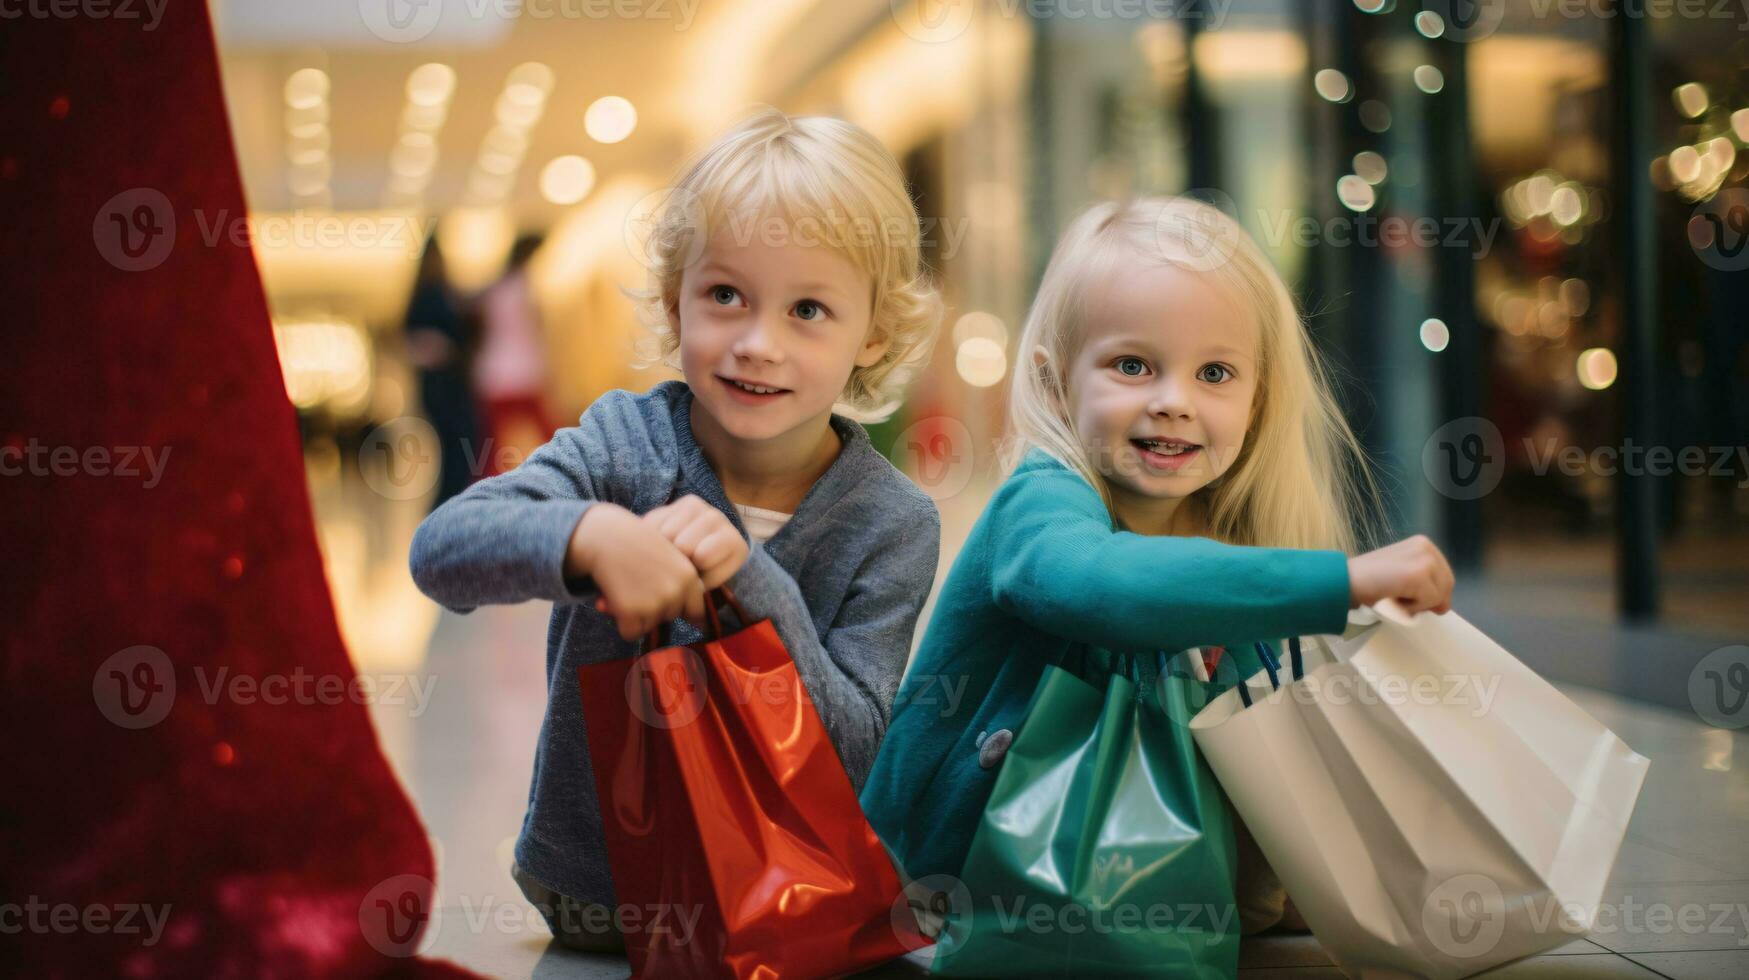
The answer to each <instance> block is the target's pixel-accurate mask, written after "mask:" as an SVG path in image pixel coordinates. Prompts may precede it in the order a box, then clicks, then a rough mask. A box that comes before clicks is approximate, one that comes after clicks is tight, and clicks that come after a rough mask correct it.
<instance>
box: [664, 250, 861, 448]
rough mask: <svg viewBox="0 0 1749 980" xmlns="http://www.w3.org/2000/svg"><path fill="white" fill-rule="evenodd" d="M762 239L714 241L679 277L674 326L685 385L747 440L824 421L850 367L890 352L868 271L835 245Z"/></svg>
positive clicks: (730, 430)
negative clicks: (874, 315) (879, 328)
mask: <svg viewBox="0 0 1749 980" xmlns="http://www.w3.org/2000/svg"><path fill="white" fill-rule="evenodd" d="M760 239H761V236H759V235H754V236H749V237H745V240H737V238H736V236H733V235H731V234H730V233H729V232H728V231H724V232H722V233H720V234H719V235H717V236H716V237H715V238H713V239H712V240H711V242H710V244H709V245H708V246H707V247H706V248H705V250H704V253H703V254H702V255H700V256H699V259H698V261H697V262H696V263H694V264H693V265H692V266H690V267H688V268H687V270H686V272H685V273H684V274H683V275H682V277H681V281H680V302H679V308H678V311H677V316H678V323H677V324H676V325H675V326H676V329H677V330H678V331H679V334H680V365H681V370H682V371H683V372H684V373H685V375H686V383H687V385H688V386H689V387H691V388H692V391H693V393H694V395H695V397H696V398H697V400H698V402H699V403H700V404H702V405H703V406H704V408H705V410H706V411H708V412H709V413H710V415H711V417H712V418H713V419H715V420H716V422H717V423H718V424H719V425H720V426H721V427H722V428H723V429H724V430H725V431H726V432H728V433H729V434H730V435H731V436H734V437H735V438H738V439H744V440H748V441H764V440H769V439H775V438H778V437H780V436H784V435H788V434H792V433H796V432H798V430H800V429H802V428H803V427H804V426H805V425H806V424H807V423H809V422H820V423H824V422H825V420H826V418H827V417H828V416H829V415H830V414H831V411H832V406H833V405H834V404H835V403H836V402H837V400H838V397H839V396H840V395H841V394H842V393H843V392H844V386H845V384H846V383H847V382H848V381H849V380H850V372H851V371H852V370H854V369H855V368H857V367H867V366H868V365H871V364H874V363H875V362H877V361H879V360H880V358H881V356H882V355H883V354H884V353H886V348H887V342H886V341H885V340H883V339H872V338H871V337H870V330H869V320H870V316H871V312H872V311H871V309H870V306H871V294H872V291H873V283H872V282H871V280H870V278H869V276H867V275H866V274H864V273H863V272H861V271H860V270H858V269H857V268H856V266H854V265H853V264H851V262H850V261H849V260H847V259H846V258H844V257H843V256H841V255H839V254H838V253H837V252H834V251H832V250H831V249H828V248H825V247H821V246H806V245H798V244H794V243H793V242H790V241H787V240H786V241H783V242H781V243H774V242H772V241H762V240H760ZM750 388H756V389H758V390H750Z"/></svg>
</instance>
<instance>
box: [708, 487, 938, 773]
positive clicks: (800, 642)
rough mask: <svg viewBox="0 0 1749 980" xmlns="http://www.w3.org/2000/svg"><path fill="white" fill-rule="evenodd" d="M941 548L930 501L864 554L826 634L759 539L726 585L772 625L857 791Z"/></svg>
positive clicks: (889, 705)
mask: <svg viewBox="0 0 1749 980" xmlns="http://www.w3.org/2000/svg"><path fill="white" fill-rule="evenodd" d="M940 550H941V516H940V514H939V513H937V512H936V509H935V507H934V505H933V503H929V504H926V505H924V506H923V507H921V508H919V512H918V513H917V514H916V515H914V516H913V517H912V518H911V519H910V520H907V521H906V522H905V523H904V524H903V525H901V526H896V527H894V528H893V530H892V531H891V533H890V534H889V535H888V536H887V537H885V538H884V539H883V540H882V542H881V543H880V545H878V546H877V547H876V548H875V549H874V550H873V551H872V552H871V553H870V554H869V555H867V556H866V557H865V558H864V559H863V560H862V562H861V564H860V566H859V568H858V570H857V572H856V576H855V579H854V581H853V582H852V583H851V587H850V592H849V593H848V594H847V595H846V596H845V598H844V602H843V603H842V604H841V605H840V606H839V608H838V612H837V615H836V616H835V617H834V619H833V622H832V626H831V627H830V628H829V629H828V630H827V631H826V633H825V634H824V635H820V634H819V633H818V631H817V630H816V629H815V626H814V620H813V617H812V615H811V614H810V613H809V612H808V606H807V604H806V603H805V602H804V601H803V600H802V594H801V589H800V588H799V587H798V586H797V585H796V581H795V579H794V578H792V577H791V576H790V574H789V573H788V572H787V571H785V570H784V569H783V567H782V566H781V565H779V564H778V563H777V561H776V559H774V558H772V557H771V556H770V555H768V554H766V552H765V550H764V548H763V547H761V546H760V545H759V544H758V543H754V544H753V545H752V547H751V548H750V549H749V552H748V556H747V562H746V564H744V565H742V566H741V569H740V571H738V572H736V573H735V576H734V577H733V578H732V579H730V581H729V588H730V589H732V590H733V591H734V593H735V597H736V599H738V600H739V601H740V603H741V605H742V606H744V607H745V608H746V609H747V613H748V615H750V616H752V617H754V618H755V619H763V618H766V617H770V618H771V620H772V623H773V625H774V626H776V627H777V633H778V636H779V637H781V638H782V639H783V643H784V646H785V647H786V648H787V649H788V650H789V653H790V657H791V658H792V659H794V660H795V664H796V671H797V673H799V674H800V675H801V678H802V683H803V684H804V685H805V686H806V687H807V690H808V696H809V697H810V698H811V699H812V701H813V703H814V705H815V707H816V709H817V710H818V711H819V712H820V718H821V721H822V722H824V724H825V726H826V733H827V735H829V736H830V737H831V739H832V744H833V745H834V746H835V747H836V748H837V749H838V757H839V761H841V762H842V763H843V764H844V770H845V772H846V773H847V774H848V775H849V776H850V782H851V785H852V786H853V787H855V789H856V790H857V792H861V791H862V784H863V781H864V780H865V779H867V778H868V772H869V769H870V768H872V767H873V766H874V760H875V754H876V752H877V751H878V750H879V748H880V742H881V738H882V737H883V736H884V735H885V734H886V730H887V722H888V721H889V720H890V718H891V714H892V707H893V698H894V696H895V695H896V694H897V692H898V689H899V679H900V677H901V676H902V675H903V674H904V672H905V662H906V660H907V658H908V657H909V655H910V652H911V639H912V634H913V632H914V631H915V630H916V628H917V617H918V615H919V614H920V613H921V612H922V610H923V603H924V600H926V599H927V598H928V597H929V591H930V587H931V586H932V585H933V584H934V581H935V570H936V562H937V560H938V558H939V556H940Z"/></svg>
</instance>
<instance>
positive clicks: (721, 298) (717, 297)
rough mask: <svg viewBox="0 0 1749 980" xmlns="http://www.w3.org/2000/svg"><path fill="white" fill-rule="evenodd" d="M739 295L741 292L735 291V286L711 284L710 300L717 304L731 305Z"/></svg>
mask: <svg viewBox="0 0 1749 980" xmlns="http://www.w3.org/2000/svg"><path fill="white" fill-rule="evenodd" d="M740 296H741V294H740V293H738V292H736V291H735V287H733V286H713V287H711V300H712V301H714V302H715V303H716V304H717V305H718V306H730V305H733V304H734V302H735V300H737V299H739V298H740Z"/></svg>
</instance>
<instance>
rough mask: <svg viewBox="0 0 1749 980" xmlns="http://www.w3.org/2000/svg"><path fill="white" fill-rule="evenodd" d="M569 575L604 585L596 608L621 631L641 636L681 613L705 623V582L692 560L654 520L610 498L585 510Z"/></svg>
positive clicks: (570, 550) (569, 556)
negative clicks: (671, 540) (611, 500)
mask: <svg viewBox="0 0 1749 980" xmlns="http://www.w3.org/2000/svg"><path fill="white" fill-rule="evenodd" d="M565 575H566V576H567V577H577V576H582V575H588V576H592V577H593V578H594V579H595V584H596V585H597V586H598V587H599V588H600V589H601V601H599V602H597V603H596V604H595V608H596V609H598V610H600V611H602V612H605V613H607V614H608V615H610V616H612V617H613V619H614V622H615V623H616V624H618V626H619V635H620V636H621V637H622V638H624V639H627V640H636V639H638V638H639V637H642V636H645V635H648V634H649V632H650V631H651V630H653V629H655V628H656V627H657V626H658V625H660V624H662V623H665V622H667V621H669V620H671V619H673V618H675V617H676V616H685V617H686V618H687V619H689V620H691V621H692V622H694V623H702V622H704V591H705V588H704V584H703V583H702V582H701V581H700V580H699V575H698V572H697V571H695V570H694V569H693V567H692V561H691V560H690V559H689V558H687V556H686V555H684V554H682V553H681V552H680V549H678V548H676V547H675V546H674V545H673V544H672V543H670V542H669V540H668V539H667V538H666V537H664V536H663V535H662V532H660V531H658V530H657V529H656V528H655V527H654V526H653V525H651V524H648V523H645V521H644V519H643V518H641V517H639V516H638V515H636V514H634V513H632V512H631V511H629V510H626V509H625V508H624V507H620V506H617V505H615V504H609V503H597V504H596V505H595V506H593V507H590V508H589V509H588V510H587V511H584V513H583V519H582V520H580V521H578V522H577V528H576V530H574V531H572V532H571V542H570V544H569V546H568V547H567V548H566V552H565Z"/></svg>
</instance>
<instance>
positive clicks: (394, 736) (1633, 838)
mask: <svg viewBox="0 0 1749 980" xmlns="http://www.w3.org/2000/svg"><path fill="white" fill-rule="evenodd" d="M545 627H546V617H545V611H544V610H543V609H541V608H537V607H536V606H532V605H530V606H525V607H513V608H496V609H483V610H480V611H479V612H477V613H475V614H473V615H470V616H454V615H451V614H447V613H445V614H444V615H443V616H442V617H441V618H440V619H439V621H438V623H437V626H436V630H435V633H434V634H433V638H432V642H431V647H430V651H429V654H428V656H427V657H426V660H425V663H424V666H423V668H422V671H423V672H424V673H425V674H428V675H429V676H430V677H432V678H435V680H436V683H435V685H434V686H433V687H432V689H431V690H432V696H431V700H430V702H429V704H428V705H427V706H426V707H425V710H423V711H422V712H418V713H415V712H414V711H410V710H408V707H407V706H406V705H378V706H376V707H375V708H374V711H375V715H376V719H377V722H378V725H379V730H380V731H381V733H382V735H383V738H384V742H385V747H386V748H387V750H388V752H389V755H390V757H391V759H392V760H393V761H394V763H395V765H396V767H397V769H398V770H399V771H400V773H401V774H402V776H403V778H404V780H405V782H406V785H407V786H408V787H409V789H410V791H411V792H412V794H413V796H414V798H415V801H416V802H417V804H418V806H419V809H420V812H421V813H422V814H423V815H424V817H425V820H426V823H427V827H428V829H429V831H430V833H431V835H432V838H433V843H434V846H435V849H436V851H437V853H438V855H439V859H440V862H441V865H440V871H439V881H438V887H439V896H440V905H441V910H440V916H439V918H438V920H437V926H436V929H435V933H434V937H433V939H432V945H431V946H430V948H429V949H428V955H431V956H437V957H442V958H447V959H451V960H453V961H455V962H457V963H459V964H461V965H463V966H466V967H469V968H471V969H473V970H476V971H478V972H480V973H483V974H487V975H491V976H497V977H515V978H521V977H621V976H625V975H626V973H627V970H626V966H625V963H624V961H623V960H622V959H615V958H611V957H600V956H584V955H581V954H574V953H570V952H568V951H565V950H561V949H558V948H557V947H553V946H551V944H550V943H549V942H548V938H547V932H546V928H545V926H544V924H543V923H542V922H541V921H540V918H539V916H538V915H536V914H535V912H534V911H533V909H531V908H530V907H528V906H527V905H526V904H525V903H523V902H522V900H521V896H520V895H519V893H518V892H517V890H516V886H515V885H514V884H512V883H511V881H510V876H509V873H508V871H507V868H508V865H509V853H510V846H511V841H512V840H513V839H514V837H515V834H516V831H517V828H518V826H519V823H520V820H521V817H522V812H523V805H524V801H525V799H526V794H527V788H528V782H527V781H528V773H529V766H530V764H531V759H532V753H533V745H534V738H535V734H536V732H537V730H538V728H539V725H540V718H541V708H542V703H543V701H542V689H543V667H544V656H545V653H544V651H545V642H544V634H545ZM1567 691H1568V693H1569V694H1570V695H1571V696H1573V697H1574V698H1575V699H1576V700H1577V701H1578V702H1579V703H1580V704H1581V705H1582V706H1583V707H1585V708H1586V710H1588V711H1590V712H1591V713H1592V714H1593V715H1594V716H1595V717H1597V718H1598V719H1599V720H1600V721H1602V722H1603V723H1604V724H1606V725H1608V726H1610V727H1611V728H1612V729H1613V730H1615V731H1616V732H1617V733H1618V734H1620V735H1621V736H1622V738H1623V739H1625V740H1626V741H1627V742H1628V744H1630V745H1631V746H1633V747H1634V748H1635V749H1636V750H1638V751H1640V752H1642V753H1644V754H1646V755H1647V756H1649V757H1651V759H1652V768H1651V773H1650V775H1649V776H1648V779H1647V783H1646V786H1645V790H1644V791H1643V793H1642V795H1641V797H1640V801H1639V805H1638V807H1637V809H1636V810H1635V812H1634V816H1633V820H1632V822H1631V824H1630V828H1629V833H1628V839H1627V841H1626V843H1625V845H1624V847H1623V849H1622V853H1621V856H1620V859H1619V860H1618V862H1617V864H1616V867H1615V872H1614V875H1613V877H1612V879H1611V881H1610V884H1609V887H1608V889H1607V891H1606V894H1605V896H1604V903H1605V908H1606V910H1608V912H1606V913H1605V914H1602V915H1600V917H1599V920H1598V928H1597V929H1596V930H1594V931H1593V932H1592V933H1591V935H1590V936H1589V938H1588V939H1582V940H1577V941H1575V942H1573V943H1571V944H1569V945H1568V946H1566V947H1564V948H1561V949H1559V950H1557V951H1555V952H1553V953H1550V954H1547V955H1543V956H1539V957H1535V958H1532V959H1529V960H1525V961H1521V962H1519V963H1516V964H1512V965H1509V966H1507V967H1505V968H1502V969H1500V970H1497V971H1495V972H1493V973H1491V974H1487V975H1488V976H1493V977H1500V978H1507V980H1518V978H1530V977H1552V978H1581V977H1604V978H1607V977H1657V976H1663V977H1669V978H1672V980H1725V978H1730V980H1740V978H1743V977H1749V732H1737V733H1731V732H1726V731H1722V730H1719V729H1713V728H1708V727H1705V726H1703V725H1702V724H1701V723H1699V722H1698V721H1697V720H1695V719H1694V718H1693V717H1692V716H1684V715H1682V714H1679V713H1677V712H1675V711H1671V710H1668V709H1664V708H1657V707H1650V706H1646V705H1643V704H1640V703H1637V702H1633V701H1629V700H1626V699H1623V698H1619V697H1615V696H1612V695H1609V694H1604V693H1601V692H1598V691H1595V690H1592V689H1588V688H1579V687H1568V688H1567ZM1664 906H1667V907H1668V908H1669V911H1668V912H1665V911H1660V909H1661V907H1664ZM918 959H919V961H921V960H922V959H925V957H919V958H918ZM924 973H925V970H924V968H923V967H922V966H921V965H920V963H919V962H912V963H898V964H893V965H892V966H890V967H887V968H885V969H882V970H880V971H876V972H875V973H873V974H870V975H871V976H920V975H923V974H924ZM1240 976H1241V977H1246V978H1251V980H1265V978H1276V977H1281V978H1297V980H1314V978H1316V980H1321V978H1325V977H1339V976H1341V973H1340V972H1339V971H1337V970H1336V969H1335V968H1334V967H1332V966H1330V965H1329V961H1328V959H1327V957H1325V956H1324V954H1323V952H1322V950H1320V949H1319V947H1318V945H1317V943H1316V941H1315V940H1314V939H1312V937H1310V936H1303V935H1301V936H1265V937H1258V938H1253V939H1251V940H1249V941H1248V942H1247V943H1246V946H1245V948H1244V954H1243V959H1242V968H1241V970H1240Z"/></svg>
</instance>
